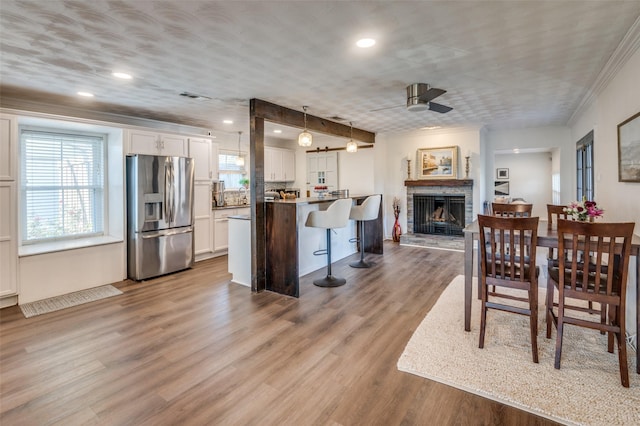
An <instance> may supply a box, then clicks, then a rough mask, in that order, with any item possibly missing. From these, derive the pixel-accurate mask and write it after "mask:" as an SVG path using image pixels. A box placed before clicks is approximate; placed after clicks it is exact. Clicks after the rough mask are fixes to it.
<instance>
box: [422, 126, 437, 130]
mask: <svg viewBox="0 0 640 426" xmlns="http://www.w3.org/2000/svg"><path fill="white" fill-rule="evenodd" d="M439 128H440V126H425V127H421V128H420V130H435V129H439Z"/></svg>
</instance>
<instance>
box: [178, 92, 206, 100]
mask: <svg viewBox="0 0 640 426" xmlns="http://www.w3.org/2000/svg"><path fill="white" fill-rule="evenodd" d="M180 96H185V97H187V98H191V99H199V100H202V101H204V100H209V99H211V98H210V97H209V96H204V95H196V94H195V93H189V92H182V93H180Z"/></svg>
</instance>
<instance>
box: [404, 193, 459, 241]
mask: <svg viewBox="0 0 640 426" xmlns="http://www.w3.org/2000/svg"><path fill="white" fill-rule="evenodd" d="M464 216H465V198H464V195H462V196H460V195H453V196H451V195H414V196H413V232H414V233H417V234H443V235H462V230H463V229H464V226H465V217H464Z"/></svg>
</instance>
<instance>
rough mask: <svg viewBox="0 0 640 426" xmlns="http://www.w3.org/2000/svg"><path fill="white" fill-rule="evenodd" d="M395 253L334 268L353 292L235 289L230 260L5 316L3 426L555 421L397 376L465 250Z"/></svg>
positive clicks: (308, 283) (304, 283)
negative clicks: (110, 293) (75, 302)
mask: <svg viewBox="0 0 640 426" xmlns="http://www.w3.org/2000/svg"><path fill="white" fill-rule="evenodd" d="M384 250H385V254H384V255H383V256H377V255H368V259H370V260H374V261H375V262H376V266H375V267H373V268H371V269H354V268H350V267H349V266H348V263H349V262H351V261H354V260H356V259H357V257H358V255H357V254H354V255H353V256H352V257H349V258H347V259H343V260H341V261H339V262H336V263H335V264H334V266H333V273H334V274H335V275H337V276H342V277H345V278H346V279H347V284H346V285H345V286H343V287H339V288H334V289H330V288H319V287H315V286H314V285H313V284H312V280H313V279H315V278H318V277H320V276H322V275H324V271H323V270H320V271H316V272H314V273H313V274H310V275H308V276H306V277H304V278H302V279H301V288H300V298H299V299H295V298H290V297H285V296H281V295H278V294H274V293H270V292H262V293H259V294H252V293H251V292H250V291H249V289H248V288H246V287H243V286H240V285H237V284H234V283H231V282H230V281H229V279H230V275H229V274H228V273H227V259H226V257H220V258H215V259H211V260H207V261H203V262H199V263H197V264H196V266H195V268H193V269H191V270H188V271H184V272H180V273H176V274H172V275H168V276H164V277H160V278H156V279H153V280H149V281H144V282H140V283H136V282H132V281H123V282H121V283H116V284H115V286H116V287H118V288H120V289H121V290H122V291H123V292H124V294H123V295H121V296H116V297H112V298H108V299H105V300H102V301H98V302H93V303H90V304H86V305H82V306H77V307H74V308H70V309H66V310H63V311H58V312H55V313H51V314H47V315H41V316H37V317H33V318H30V319H25V318H24V317H23V316H22V313H21V312H20V310H19V308H18V307H11V308H6V309H3V310H2V311H0V424H2V425H80V424H83V425H84V424H100V425H500V424H504V425H548V424H553V423H551V422H549V421H547V420H545V419H542V418H539V417H535V416H533V415H531V414H528V413H525V412H523V411H520V410H517V409H515V408H512V407H508V406H504V405H502V404H499V403H496V402H493V401H490V400H487V399H484V398H481V397H478V396H476V395H473V394H469V393H466V392H463V391H460V390H457V389H455V388H451V387H448V386H445V385H442V384H439V383H436V382H432V381H429V380H425V379H423V378H420V377H416V376H413V375H410V374H407V373H402V372H400V371H398V370H397V368H396V363H397V361H398V358H399V356H400V354H401V353H402V351H403V350H404V347H405V345H406V343H407V342H408V340H409V338H410V337H411V335H412V334H413V331H414V330H415V329H416V327H417V326H418V324H420V322H421V321H422V319H423V318H424V316H425V315H426V313H427V312H428V311H429V309H431V307H432V306H433V304H434V303H435V302H436V300H437V298H438V296H439V295H440V293H441V292H442V290H443V289H444V288H445V287H446V285H447V284H448V283H449V282H450V281H451V280H452V279H453V278H454V277H455V276H456V275H459V274H462V268H463V266H462V262H463V254H462V253H459V252H453V251H444V250H432V249H425V248H414V247H400V246H398V245H396V244H394V243H391V242H385V246H384ZM461 303H462V301H461ZM461 309H462V305H461ZM474 320H475V319H474ZM478 320H479V319H478Z"/></svg>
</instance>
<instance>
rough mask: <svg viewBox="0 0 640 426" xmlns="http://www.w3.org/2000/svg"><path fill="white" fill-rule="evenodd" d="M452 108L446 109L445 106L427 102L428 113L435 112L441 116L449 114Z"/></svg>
mask: <svg viewBox="0 0 640 426" xmlns="http://www.w3.org/2000/svg"><path fill="white" fill-rule="evenodd" d="M452 109H453V108H451V107H448V106H446V105H442V104H437V103H435V102H429V110H430V111H435V112H439V113H441V114H444V113H445V112H449V111H451V110H452Z"/></svg>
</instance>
